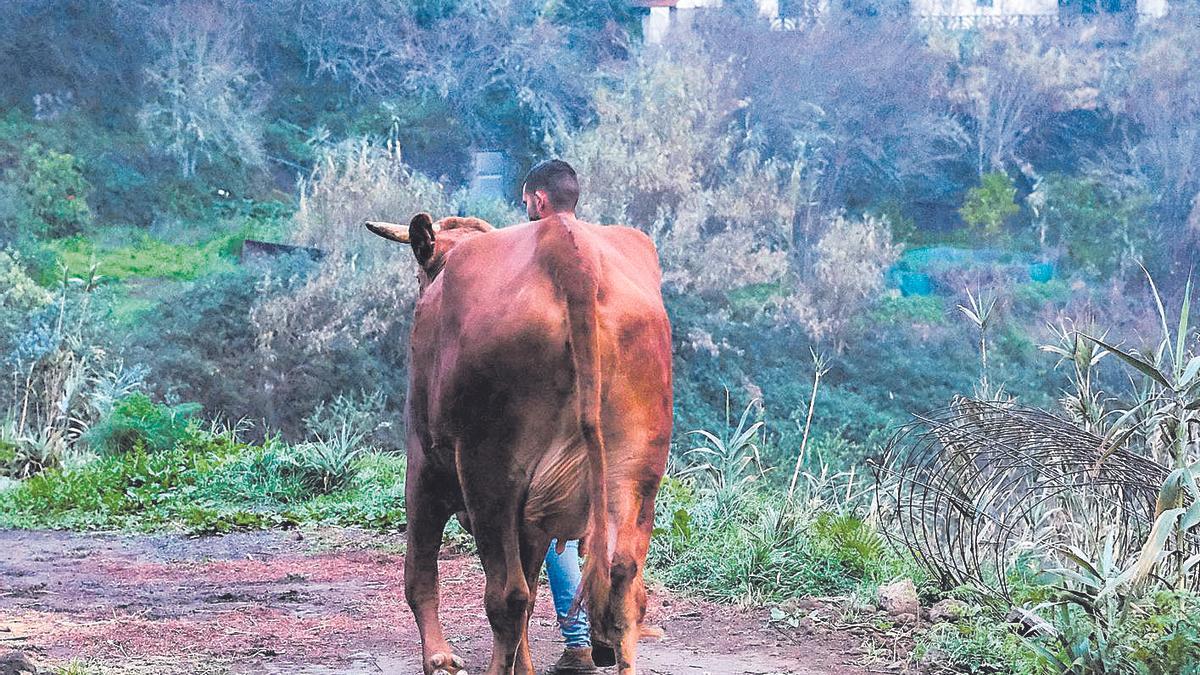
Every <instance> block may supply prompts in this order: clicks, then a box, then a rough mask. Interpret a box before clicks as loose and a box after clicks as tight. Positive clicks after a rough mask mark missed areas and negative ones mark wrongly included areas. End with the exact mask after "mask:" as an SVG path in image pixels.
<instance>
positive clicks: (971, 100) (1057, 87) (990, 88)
mask: <svg viewBox="0 0 1200 675" xmlns="http://www.w3.org/2000/svg"><path fill="white" fill-rule="evenodd" d="M1104 55H1105V52H1104V51H1103V50H1101V49H1098V48H1096V47H1095V38H1094V36H1093V35H1091V33H1087V32H1079V33H1070V32H1064V33H1062V34H1058V35H1055V34H1050V33H1046V32H1042V31H1040V30H1036V29H1035V30H1024V29H1013V30H1008V31H988V32H987V33H985V34H982V35H980V36H979V41H978V43H977V44H975V45H974V46H973V48H972V49H970V51H968V53H967V55H966V56H964V57H963V59H962V61H963V63H962V65H961V67H960V68H958V75H957V77H956V78H955V79H954V82H953V86H952V88H951V90H950V96H951V100H952V102H953V103H954V105H955V106H956V107H957V109H958V111H959V113H960V114H961V115H962V116H963V117H964V120H965V121H966V126H967V127H968V128H969V129H970V130H971V131H972V135H973V136H974V145H975V164H976V169H977V171H978V173H979V176H980V177H983V175H984V174H985V173H987V172H989V171H1003V170H1005V168H1006V167H1008V166H1010V165H1017V166H1020V165H1021V164H1022V162H1021V161H1020V158H1019V153H1020V149H1021V143H1022V141H1024V140H1025V138H1026V137H1027V136H1028V135H1029V133H1030V131H1031V130H1033V129H1035V128H1037V127H1038V125H1040V124H1041V123H1043V122H1044V121H1045V120H1046V118H1047V117H1049V116H1050V114H1051V113H1053V112H1056V111H1063V110H1072V109H1081V108H1090V107H1094V106H1095V105H1096V104H1097V100H1098V96H1099V89H1098V84H1099V80H1100V77H1101V74H1102V73H1103V71H1104V68H1103V67H1102V59H1103V57H1104Z"/></svg>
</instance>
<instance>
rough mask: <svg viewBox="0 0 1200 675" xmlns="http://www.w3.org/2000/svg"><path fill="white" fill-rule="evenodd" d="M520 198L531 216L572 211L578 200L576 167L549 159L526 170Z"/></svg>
mask: <svg viewBox="0 0 1200 675" xmlns="http://www.w3.org/2000/svg"><path fill="white" fill-rule="evenodd" d="M521 199H522V200H523V201H524V202H525V211H526V213H528V214H529V219H530V220H540V219H542V218H546V217H549V216H551V215H554V214H555V213H575V205H576V204H577V203H578V202H579V179H578V178H576V177H575V169H572V168H571V165H570V164H567V163H566V162H564V161H562V160H561V159H548V160H546V161H544V162H540V163H538V165H537V166H535V167H533V168H532V169H530V170H529V175H528V176H526V177H525V187H523V188H522V189H521Z"/></svg>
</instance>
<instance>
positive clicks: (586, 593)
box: [554, 225, 612, 632]
mask: <svg viewBox="0 0 1200 675" xmlns="http://www.w3.org/2000/svg"><path fill="white" fill-rule="evenodd" d="M562 232H563V235H564V240H565V241H564V242H563V243H565V244H567V246H566V247H564V248H565V249H566V251H565V253H566V254H567V255H566V256H559V259H558V260H557V261H556V262H557V263H558V264H557V265H555V267H556V269H555V270H554V273H555V276H556V277H557V280H558V283H559V284H560V285H561V289H562V291H563V293H564V295H565V296H566V305H567V322H568V324H569V331H570V350H571V360H572V362H573V363H572V365H573V366H574V370H575V390H576V392H577V394H576V400H577V401H578V404H579V429H580V432H581V434H582V436H583V442H584V444H585V445H586V446H587V456H588V492H589V499H588V503H589V507H588V508H589V514H588V533H587V536H586V537H585V542H584V543H585V551H584V552H585V553H586V554H587V562H586V563H585V564H584V568H583V583H582V585H581V588H580V595H579V598H578V600H577V603H578V602H580V601H582V602H583V603H584V604H586V606H587V610H588V613H589V614H590V615H591V616H592V617H593V626H594V627H595V628H598V629H600V630H601V631H602V632H603V624H604V621H605V617H607V616H608V614H609V597H610V591H611V588H612V541H611V539H612V535H611V532H610V528H609V514H608V506H609V505H608V484H607V480H606V477H607V475H608V471H607V467H606V459H605V457H606V452H605V448H604V432H603V430H602V428H601V424H600V414H601V413H600V410H601V377H600V372H601V369H600V326H599V316H598V302H599V301H598V292H599V285H598V279H599V275H598V270H597V261H596V259H595V257H594V254H593V253H592V252H591V251H589V250H586V249H584V248H581V246H580V242H579V241H578V239H577V238H576V235H575V233H574V232H573V231H572V230H571V228H570V227H569V226H566V225H564V226H563V228H562ZM563 258H567V259H563ZM597 622H599V625H597Z"/></svg>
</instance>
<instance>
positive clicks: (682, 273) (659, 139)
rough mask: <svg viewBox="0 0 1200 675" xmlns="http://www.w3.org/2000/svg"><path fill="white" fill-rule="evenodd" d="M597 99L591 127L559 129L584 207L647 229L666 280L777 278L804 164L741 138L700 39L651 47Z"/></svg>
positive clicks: (726, 86)
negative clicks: (664, 50) (675, 48)
mask: <svg viewBox="0 0 1200 675" xmlns="http://www.w3.org/2000/svg"><path fill="white" fill-rule="evenodd" d="M596 108H597V115H598V120H599V121H598V123H597V125H596V126H595V127H593V128H591V129H588V130H586V131H584V132H583V133H579V134H574V135H572V136H570V137H566V138H563V139H562V143H563V145H564V156H565V157H566V158H567V159H568V160H569V161H570V162H571V163H572V164H573V165H574V166H575V168H576V170H578V172H579V176H580V180H581V188H582V196H581V204H580V213H581V215H583V216H584V217H586V218H590V219H593V220H596V221H599V222H606V223H622V224H626V225H629V226H631V227H636V228H639V229H641V230H643V231H645V232H646V233H647V234H649V235H650V236H651V238H653V239H654V241H655V244H656V245H657V246H658V251H659V255H660V256H661V258H662V262H663V267H664V275H665V277H664V278H665V283H666V285H667V286H668V288H671V289H675V290H685V289H694V290H698V291H702V292H710V293H711V292H717V291H720V292H724V291H725V290H728V289H729V288H730V287H737V286H743V285H747V284H756V283H769V282H773V281H779V280H781V279H782V277H783V275H784V273H785V272H786V270H787V262H788V252H789V251H790V250H791V249H792V247H793V246H795V245H798V244H799V242H798V241H793V234H794V232H793V231H794V229H795V227H794V221H795V220H796V219H797V218H798V217H799V211H800V209H801V208H802V207H801V202H802V200H805V199H807V197H808V195H807V193H806V190H807V188H808V187H809V184H808V174H807V166H806V165H805V164H804V163H803V162H797V163H792V162H783V161H777V160H774V159H771V158H769V157H768V156H767V155H766V154H765V152H764V151H763V148H762V147H761V145H760V144H758V143H755V142H753V141H754V140H756V139H747V138H746V132H745V130H744V129H742V128H740V126H739V125H738V123H737V116H736V111H737V110H738V102H737V100H736V97H735V83H734V82H733V81H732V79H731V78H730V75H729V71H728V68H727V67H725V66H723V65H721V64H719V63H717V62H716V61H715V60H713V59H711V58H710V57H708V56H707V55H705V54H703V53H702V52H699V51H692V52H688V53H683V54H665V55H663V57H662V58H656V59H650V58H647V59H645V60H644V61H642V62H641V63H639V64H638V67H637V69H636V70H634V71H633V72H631V73H630V75H629V76H628V77H627V78H626V79H625V81H624V82H621V83H620V84H619V85H618V86H614V87H612V88H611V89H603V90H601V91H600V92H599V93H598V94H597V101H596ZM805 203H806V202H805Z"/></svg>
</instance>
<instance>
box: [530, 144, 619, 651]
mask: <svg viewBox="0 0 1200 675" xmlns="http://www.w3.org/2000/svg"><path fill="white" fill-rule="evenodd" d="M521 198H522V200H523V201H524V202H525V211H526V213H528V214H529V219H530V220H541V219H542V218H548V217H550V216H552V215H554V214H556V213H557V214H565V215H569V216H571V217H572V218H574V217H575V206H576V204H577V203H578V202H579V180H578V178H577V177H576V175H575V170H574V169H572V168H571V165H570V164H567V163H566V162H564V161H562V160H559V159H551V160H546V161H544V162H541V163H539V164H538V165H537V166H535V167H533V169H531V170H530V171H529V175H528V176H527V177H526V178H525V185H524V187H523V189H522V190H521ZM546 576H547V577H549V579H550V594H551V595H552V596H553V597H554V611H555V613H557V614H558V625H559V630H560V631H561V632H562V636H563V641H565V642H566V649H565V650H564V651H563V655H562V657H561V658H559V660H558V663H556V664H554V666H552V667H551V668H550V670H548V671H547V675H575V674H577V673H595V672H597V669H596V665H597V661H598V662H599V663H600V664H601V665H613V661H615V658H614V655H613V652H612V647H609V646H607V645H597V649H596V650H595V654H593V650H592V636H591V624H590V623H589V622H588V616H587V612H585V611H584V610H583V608H578V609H577V610H576V612H575V613H572V612H571V610H572V608H574V605H575V598H576V596H577V595H578V594H579V583H580V580H581V575H580V572H579V542H578V541H568V542H566V544H564V546H563V550H562V553H559V552H558V542H557V541H551V542H550V550H549V552H548V553H547V554H546Z"/></svg>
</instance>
